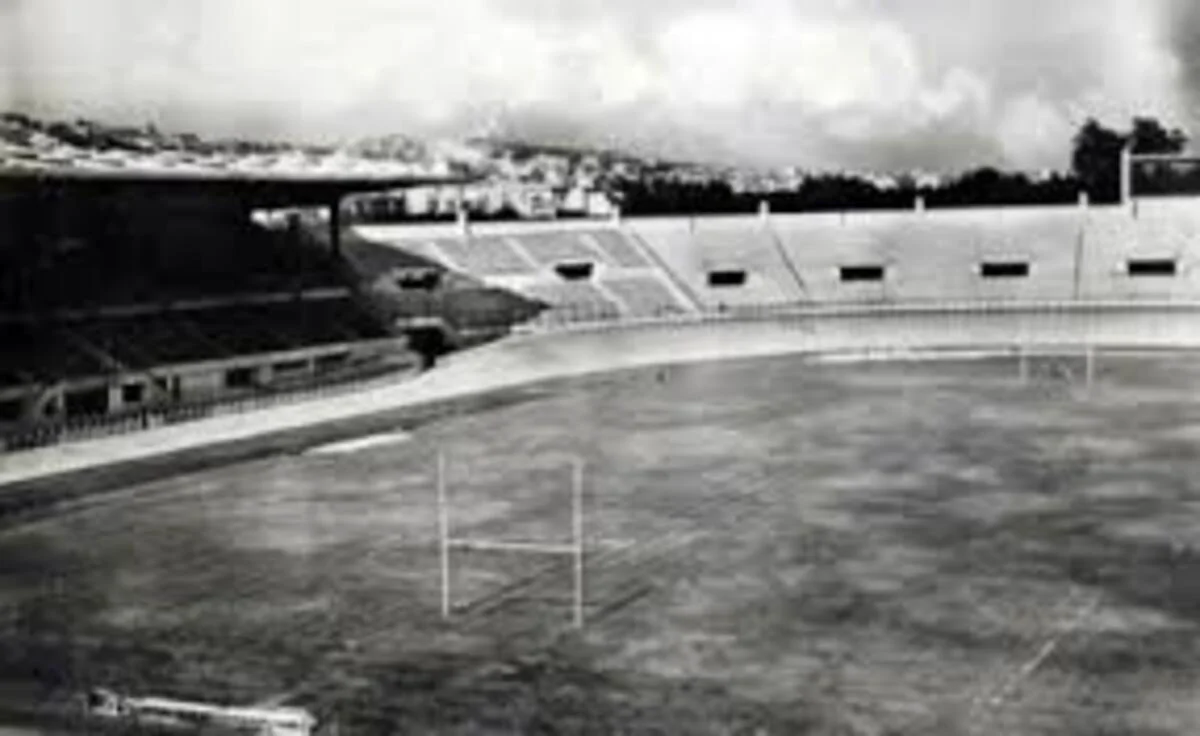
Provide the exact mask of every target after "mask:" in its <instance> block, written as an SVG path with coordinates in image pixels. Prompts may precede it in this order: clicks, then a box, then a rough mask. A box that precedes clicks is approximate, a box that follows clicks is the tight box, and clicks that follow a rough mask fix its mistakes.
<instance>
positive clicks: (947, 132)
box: [0, 0, 1200, 171]
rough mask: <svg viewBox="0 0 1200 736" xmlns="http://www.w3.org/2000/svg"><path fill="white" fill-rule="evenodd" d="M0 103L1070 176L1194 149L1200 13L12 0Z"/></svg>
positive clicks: (542, 2)
mask: <svg viewBox="0 0 1200 736" xmlns="http://www.w3.org/2000/svg"><path fill="white" fill-rule="evenodd" d="M0 108H2V109H12V110H20V111H24V112H32V113H35V114H39V115H47V116H90V117H97V118H101V119H104V120H108V121H112V122H132V123H140V122H147V121H149V122H154V123H155V124H157V125H159V126H160V127H163V128H166V129H171V130H187V131H195V132H199V133H202V134H210V135H241V136H246V137H271V138H289V139H303V140H311V141H334V140H348V139H352V138H357V137H361V136H375V135H383V134H392V133H406V134H412V135H416V136H419V137H430V136H447V135H448V136H461V135H468V134H473V133H480V132H492V133H499V134H504V135H511V136H517V137H523V138H530V139H535V140H543V141H546V142H555V143H579V144H587V145H603V146H608V145H612V146H618V147H622V148H627V149H631V150H634V151H637V152H640V153H644V154H648V155H656V156H662V157H668V158H677V159H690V160H701V161H713V162H725V163H732V164H743V165H754V166H785V165H797V166H802V167H808V168H850V169H860V170H861V169H869V170H877V171H899V170H914V169H922V170H928V171H953V170H961V169H965V168H968V167H972V166H978V165H995V166H1003V167H1009V168H1021V169H1042V168H1064V167H1066V166H1067V163H1068V160H1069V151H1070V139H1071V135H1072V134H1073V132H1074V131H1075V130H1076V129H1077V128H1078V126H1079V125H1080V124H1081V123H1082V122H1083V121H1084V120H1085V119H1086V118H1088V117H1097V118H1099V119H1100V120H1102V121H1104V122H1106V123H1107V124H1110V125H1125V124H1127V121H1128V120H1129V118H1131V117H1132V116H1134V115H1153V116H1157V117H1159V118H1160V119H1162V120H1163V121H1164V122H1166V123H1168V124H1172V125H1179V126H1182V127H1184V128H1185V129H1191V130H1193V131H1195V132H1196V134H1197V135H1200V0H336V1H335V0H0Z"/></svg>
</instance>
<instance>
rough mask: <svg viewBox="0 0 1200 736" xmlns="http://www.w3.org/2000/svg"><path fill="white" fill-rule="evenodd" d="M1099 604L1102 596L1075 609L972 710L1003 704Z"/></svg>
mask: <svg viewBox="0 0 1200 736" xmlns="http://www.w3.org/2000/svg"><path fill="white" fill-rule="evenodd" d="M1099 605H1100V596H1096V597H1094V598H1093V599H1092V600H1091V601H1089V602H1087V603H1085V604H1083V605H1082V606H1080V608H1079V609H1077V610H1076V611H1075V615H1074V616H1072V617H1071V619H1070V620H1069V621H1068V622H1067V624H1066V625H1065V626H1064V627H1062V628H1061V629H1060V630H1059V631H1057V632H1055V633H1054V634H1053V635H1051V636H1050V637H1049V638H1047V639H1046V640H1045V641H1044V642H1043V643H1042V645H1041V646H1040V647H1038V650H1037V652H1036V653H1035V654H1034V655H1033V657H1031V658H1030V659H1028V660H1026V661H1025V662H1024V663H1022V664H1021V666H1020V667H1018V668H1017V669H1016V670H1015V671H1013V673H1012V674H1011V675H1009V676H1008V677H1007V678H1005V679H1004V681H1003V682H1002V683H1001V684H1000V686H999V687H997V688H995V689H994V690H992V692H991V694H990V695H986V694H980V695H979V696H977V697H976V698H975V699H974V703H973V706H972V710H973V711H974V710H977V709H978V708H982V707H985V706H988V707H993V708H994V707H998V706H1000V705H1002V704H1003V703H1004V701H1005V700H1006V699H1007V698H1008V696H1009V695H1011V694H1012V693H1013V692H1014V691H1015V690H1016V689H1017V688H1018V687H1019V686H1020V685H1021V683H1023V682H1024V681H1025V680H1027V679H1028V678H1029V677H1030V676H1032V675H1033V673H1034V672H1036V671H1037V669H1038V668H1039V667H1041V666H1042V664H1043V663H1044V662H1045V661H1046V660H1047V659H1048V658H1049V657H1050V655H1052V654H1054V652H1055V650H1057V649H1058V646H1059V644H1061V643H1062V641H1063V639H1065V638H1067V637H1068V636H1070V635H1071V634H1073V633H1075V631H1076V630H1078V629H1079V627H1080V626H1082V625H1083V624H1084V622H1086V621H1087V619H1088V618H1090V617H1091V615H1092V614H1093V613H1095V611H1096V609H1097V608H1098V607H1099Z"/></svg>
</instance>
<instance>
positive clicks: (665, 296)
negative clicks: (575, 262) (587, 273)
mask: <svg viewBox="0 0 1200 736" xmlns="http://www.w3.org/2000/svg"><path fill="white" fill-rule="evenodd" d="M603 284H604V288H605V289H607V290H608V292H609V293H610V294H612V295H613V296H615V297H616V298H617V299H619V300H620V301H621V303H622V304H623V305H624V306H625V309H624V310H623V313H624V315H625V316H629V317H663V316H668V315H672V314H683V313H685V312H687V311H688V310H687V308H686V307H684V306H683V305H682V304H680V303H679V300H678V299H677V298H676V297H675V295H674V294H672V293H671V290H670V289H668V288H667V287H666V286H664V285H663V283H662V281H661V280H660V279H659V277H657V276H655V275H653V274H652V275H646V276H643V275H638V276H629V277H625V278H610V279H606V280H605V281H604V282H603Z"/></svg>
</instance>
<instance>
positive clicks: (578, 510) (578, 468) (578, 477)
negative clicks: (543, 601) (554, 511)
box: [571, 458, 583, 629]
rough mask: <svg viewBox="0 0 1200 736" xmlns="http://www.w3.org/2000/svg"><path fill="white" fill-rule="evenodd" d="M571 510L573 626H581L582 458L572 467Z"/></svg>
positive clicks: (578, 627) (579, 627) (580, 627)
mask: <svg viewBox="0 0 1200 736" xmlns="http://www.w3.org/2000/svg"><path fill="white" fill-rule="evenodd" d="M572 471H573V472H572V496H573V500H572V504H571V505H572V511H573V516H574V531H575V628H577V629H582V628H583V460H580V459H578V458H577V459H576V460H575V463H574V465H573V467H572Z"/></svg>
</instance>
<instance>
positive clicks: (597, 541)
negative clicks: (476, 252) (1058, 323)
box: [0, 356, 1200, 735]
mask: <svg viewBox="0 0 1200 736" xmlns="http://www.w3.org/2000/svg"><path fill="white" fill-rule="evenodd" d="M1029 368H1030V370H1029V372H1028V373H1029V375H1028V380H1027V381H1025V382H1022V381H1021V380H1019V373H1018V368H1017V363H1016V361H1015V360H1013V359H1004V360H1001V359H995V360H988V361H970V362H967V361H963V362H953V363H949V362H947V363H929V362H925V363H899V364H884V363H880V364H864V365H836V364H817V363H813V362H806V361H803V360H800V359H797V358H787V359H772V360H756V361H745V362H728V363H714V364H704V365H693V366H686V367H675V368H669V369H662V370H660V369H650V370H643V371H636V372H626V373H620V374H614V375H609V376H604V377H592V378H587V379H580V380H572V381H567V382H560V383H555V384H549V385H543V386H539V387H534V388H528V389H522V390H520V391H515V392H513V393H511V394H508V395H507V396H506V397H505V400H503V401H496V402H494V403H493V405H491V406H490V407H489V408H486V409H478V407H476V408H474V409H472V410H470V411H464V412H462V413H460V414H451V415H447V416H441V417H438V418H435V419H432V420H428V421H426V422H424V423H422V424H417V425H401V426H397V427H394V428H392V430H391V431H390V432H389V434H387V435H385V436H380V437H376V438H374V439H370V440H365V441H362V442H357V443H350V444H343V445H338V446H331V447H324V448H313V450H311V451H306V452H298V453H295V454H289V455H286V456H280V457H274V458H268V459H262V460H256V461H253V462H248V463H242V464H238V465H233V466H228V467H222V468H218V469H215V470H208V471H205V472H202V473H198V474H194V475H190V476H184V477H171V478H164V479H162V480H160V481H158V482H155V483H151V484H147V485H141V486H137V487H130V488H125V489H122V490H119V491H116V492H113V493H108V494H104V495H102V496H95V497H92V498H89V499H87V500H84V501H78V502H75V503H74V505H72V506H69V507H64V508H62V509H60V510H58V511H57V512H56V513H53V514H50V515H45V516H42V517H39V518H37V519H35V520H32V521H29V522H28V523H24V524H21V525H18V526H12V527H9V528H7V529H5V530H4V531H3V532H0V698H3V705H4V706H5V707H6V708H8V709H11V710H14V711H16V710H19V709H20V708H21V707H22V706H21V704H22V702H25V701H31V700H36V699H39V698H46V699H54V698H58V697H60V696H61V694H62V693H65V692H69V691H73V690H77V689H80V688H84V687H87V686H91V685H102V686H107V687H110V688H114V689H117V690H121V691H123V692H129V693H135V694H158V695H176V696H182V697H191V698H200V699H208V700H216V701H229V702H238V703H255V702H263V701H271V702H287V703H294V704H298V705H303V706H306V707H309V708H310V709H312V710H313V711H314V712H315V713H316V714H317V715H318V716H320V717H321V718H322V719H323V721H324V722H325V723H326V724H331V725H332V726H334V727H336V728H335V729H333V728H331V729H330V730H331V731H333V730H336V731H337V732H338V733H341V734H383V733H449V734H480V733H482V734H490V733H496V734H518V733H520V734H530V733H532V734H536V733H546V734H550V733H636V734H644V733H656V734H659V733H680V734H742V733H745V734H800V733H814V734H914V735H915V734H993V733H997V734H998V733H1011V734H1066V733H1079V734H1185V733H1194V732H1195V724H1197V723H1200V668H1198V667H1197V663H1198V662H1200V636H1198V634H1200V628H1198V625H1200V551H1198V550H1197V548H1196V547H1195V546H1194V545H1195V544H1196V540H1198V539H1200V453H1197V451H1196V449H1197V445H1198V443H1200V395H1198V394H1197V388H1198V387H1200V364H1198V363H1197V362H1196V361H1195V360H1194V359H1193V358H1190V357H1186V358H1164V357H1157V358H1148V357H1132V356H1125V357H1113V356H1102V357H1101V359H1100V361H1099V363H1098V370H1097V374H1096V382H1095V384H1094V385H1093V386H1092V387H1091V389H1090V390H1087V389H1086V388H1085V387H1084V386H1082V385H1081V383H1080V381H1081V379H1082V377H1083V375H1084V370H1083V362H1082V360H1080V359H1077V358H1075V359H1061V360H1060V359H1055V360H1051V359H1038V360H1034V361H1033V362H1032V364H1031V365H1030V367H1029ZM439 451H441V452H444V453H445V456H446V457H447V459H448V472H447V481H448V482H447V487H448V491H449V496H450V500H451V507H452V509H453V510H452V514H451V519H452V525H453V533H454V534H455V535H457V536H460V537H470V538H472V539H487V540H509V541H543V542H566V541H569V539H570V534H571V513H570V512H571V506H570V502H571V495H570V484H569V483H570V472H569V463H570V461H571V459H572V458H574V457H580V458H582V459H583V460H584V462H585V464H586V465H585V473H584V502H585V510H586V512H585V534H586V538H587V559H586V565H585V588H586V602H587V606H586V626H585V628H584V629H583V630H582V631H577V630H575V629H574V628H573V627H572V622H571V606H570V604H571V600H572V597H571V594H572V575H571V561H570V559H569V558H565V557H539V556H534V555H530V554H518V553H512V552H496V551H487V552H484V551H459V552H456V553H455V555H454V557H453V578H454V586H453V596H454V604H455V610H454V612H453V615H452V616H451V618H450V620H449V621H443V620H442V619H441V616H440V608H439V606H440V588H439V582H440V578H439V557H438V533H437V532H438V522H437V506H436V503H435V499H436V494H435V485H436V484H435V467H436V462H435V459H436V456H437V453H438V452H439Z"/></svg>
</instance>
